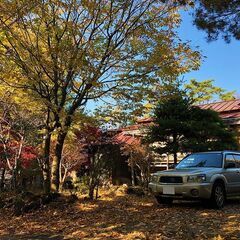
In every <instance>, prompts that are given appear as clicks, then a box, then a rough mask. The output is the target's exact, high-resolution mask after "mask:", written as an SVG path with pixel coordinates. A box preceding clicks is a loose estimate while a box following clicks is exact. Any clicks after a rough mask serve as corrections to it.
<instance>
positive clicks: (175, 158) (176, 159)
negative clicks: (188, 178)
mask: <svg viewBox="0 0 240 240" xmlns="http://www.w3.org/2000/svg"><path fill="white" fill-rule="evenodd" d="M173 159H174V164H175V165H176V164H177V161H178V158H177V153H176V152H175V153H173Z"/></svg>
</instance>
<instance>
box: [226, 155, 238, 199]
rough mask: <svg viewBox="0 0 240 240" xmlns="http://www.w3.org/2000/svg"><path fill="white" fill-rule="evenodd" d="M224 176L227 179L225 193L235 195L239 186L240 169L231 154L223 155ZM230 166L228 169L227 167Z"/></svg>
mask: <svg viewBox="0 0 240 240" xmlns="http://www.w3.org/2000/svg"><path fill="white" fill-rule="evenodd" d="M224 162H225V164H224V166H225V169H224V173H223V174H224V176H225V178H226V179H227V189H226V191H227V193H228V194H230V195H236V194H237V193H238V191H239V185H240V169H239V166H238V164H237V161H236V159H235V157H234V155H233V154H226V155H225V161H224ZM229 166H230V167H229Z"/></svg>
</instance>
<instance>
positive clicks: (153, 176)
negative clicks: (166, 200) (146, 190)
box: [150, 175, 158, 182]
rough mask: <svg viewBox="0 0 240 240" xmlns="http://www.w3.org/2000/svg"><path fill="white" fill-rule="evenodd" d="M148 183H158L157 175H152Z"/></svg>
mask: <svg viewBox="0 0 240 240" xmlns="http://www.w3.org/2000/svg"><path fill="white" fill-rule="evenodd" d="M150 181H151V182H158V176H157V175H152V176H151V179H150Z"/></svg>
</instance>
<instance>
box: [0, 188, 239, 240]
mask: <svg viewBox="0 0 240 240" xmlns="http://www.w3.org/2000/svg"><path fill="white" fill-rule="evenodd" d="M0 239H1V240H4V239H6V240H11V239H12V240H13V239H55V240H61V239H96V240H99V239H124V240H127V239H169V240H170V239H171V240H173V239H240V201H239V200H235V201H231V202H229V203H228V204H227V205H226V207H225V208H224V209H223V210H212V209H211V208H208V207H206V206H205V207H203V206H202V205H201V203H196V202H176V203H175V204H174V205H173V206H172V207H166V206H159V205H157V203H156V202H155V200H154V199H153V198H151V197H137V196H134V195H125V194H124V193H123V191H121V190H119V189H118V190H116V189H115V190H114V191H113V190H112V191H111V192H109V193H108V195H102V197H101V198H100V199H99V200H98V201H94V202H89V201H86V200H79V201H77V202H76V203H74V204H69V203H67V202H66V201H62V200H61V199H59V200H58V201H57V202H52V203H51V204H49V205H47V206H45V207H43V208H41V209H39V210H37V211H34V212H31V213H27V214H25V215H24V216H20V217H15V216H13V215H12V213H11V212H10V211H9V210H6V209H2V210H0Z"/></svg>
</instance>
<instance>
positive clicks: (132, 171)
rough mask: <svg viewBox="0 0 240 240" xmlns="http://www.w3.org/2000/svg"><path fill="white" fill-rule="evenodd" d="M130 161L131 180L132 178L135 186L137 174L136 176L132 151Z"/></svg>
mask: <svg viewBox="0 0 240 240" xmlns="http://www.w3.org/2000/svg"><path fill="white" fill-rule="evenodd" d="M130 161H131V180H132V186H133V187H134V186H135V176H134V164H133V159H132V153H130Z"/></svg>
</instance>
